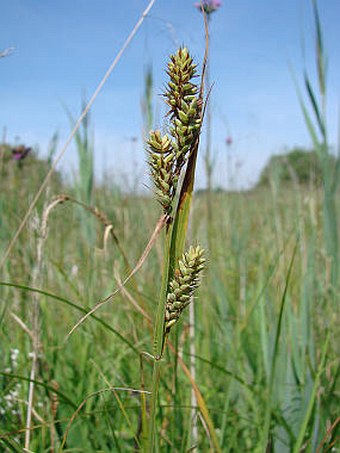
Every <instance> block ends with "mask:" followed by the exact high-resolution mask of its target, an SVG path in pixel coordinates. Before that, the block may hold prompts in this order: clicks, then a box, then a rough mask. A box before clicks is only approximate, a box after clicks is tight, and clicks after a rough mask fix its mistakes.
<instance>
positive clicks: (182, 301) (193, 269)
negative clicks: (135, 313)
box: [165, 246, 205, 333]
mask: <svg viewBox="0 0 340 453" xmlns="http://www.w3.org/2000/svg"><path fill="white" fill-rule="evenodd" d="M204 268H205V258H204V250H203V249H202V248H201V247H200V246H197V247H190V248H189V250H188V251H187V252H186V253H184V254H183V256H182V259H181V260H180V261H179V263H178V269H177V270H176V272H175V276H174V278H173V279H172V280H171V282H170V284H169V292H168V295H167V302H166V308H165V332H166V333H169V331H170V329H171V327H172V326H173V325H174V324H175V323H176V322H177V321H178V319H179V317H180V316H181V313H182V311H183V310H184V308H185V307H187V306H188V305H189V304H190V301H191V297H192V295H193V294H194V292H195V290H196V289H197V288H198V287H199V284H200V278H199V274H200V273H201V271H202V270H203V269H204Z"/></svg>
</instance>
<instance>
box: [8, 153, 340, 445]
mask: <svg viewBox="0 0 340 453" xmlns="http://www.w3.org/2000/svg"><path fill="white" fill-rule="evenodd" d="M24 164H25V162H24ZM21 171H22V172H26V171H27V172H29V171H30V169H29V166H28V165H27V166H26V165H23V168H22V170H21ZM34 174H35V173H34V172H32V173H30V175H31V176H32V178H34ZM12 177H13V176H11V178H12ZM27 180H30V178H27ZM58 184H59V185H61V183H60V182H59V183H58ZM32 185H33V186H34V185H35V183H34V181H33V182H32V181H30V185H28V184H27V186H25V187H24V188H23V187H19V186H16V185H15V184H14V183H13V186H12V190H11V191H10V192H8V193H7V194H6V195H5V194H4V191H1V195H0V204H1V206H3V211H2V212H3V213H4V215H3V216H2V218H1V222H2V229H1V249H2V251H3V250H4V249H5V246H6V244H7V243H8V241H9V239H10V237H11V234H12V233H13V230H14V228H15V226H16V225H17V222H18V213H20V212H22V211H23V210H24V209H25V207H26V206H27V203H28V202H29V200H30V198H31V191H30V187H31V186H32ZM113 190H114V189H113V188H110V187H108V186H105V187H97V188H96V190H95V193H94V197H95V199H96V205H97V206H98V207H100V208H103V207H105V209H104V210H105V213H106V215H107V216H108V218H109V219H110V220H111V221H112V222H113V226H114V229H115V233H116V235H117V237H118V238H119V242H120V247H121V248H122V249H123V250H124V252H125V253H126V255H127V257H128V260H129V262H130V264H131V265H132V266H133V265H134V264H135V263H136V262H137V261H138V259H139V257H140V255H141V254H142V252H143V249H144V247H145V245H146V243H147V241H148V239H149V236H150V234H151V232H152V231H153V228H154V225H155V223H156V221H157V218H158V216H159V209H158V207H157V206H156V203H155V202H154V201H153V200H152V199H151V198H148V197H140V196H137V195H136V196H129V197H128V198H126V197H124V196H119V195H117V193H115V203H114V204H113V203H112V202H111V200H112V191H113ZM18 191H21V196H20V197H18ZM54 191H55V193H58V192H65V191H70V190H69V189H67V188H66V187H59V188H58V187H55V188H54ZM337 208H339V206H337ZM39 209H40V210H41V208H38V210H39ZM205 210H206V203H205V195H204V194H201V195H198V196H196V197H194V202H193V213H192V219H191V223H190V229H191V234H192V236H193V237H196V238H198V239H197V240H198V241H199V242H200V243H202V244H203V245H204V243H205V241H207V231H206V228H207V225H206V221H205V218H206V217H205ZM213 212H214V216H213V220H212V224H213V237H211V238H210V239H211V241H212V242H213V243H214V247H213V250H214V251H215V252H214V255H212V254H210V255H209V257H208V261H209V264H208V270H207V272H206V275H205V277H204V279H203V282H202V285H201V290H200V294H199V297H198V298H197V300H196V301H195V302H194V304H195V328H196V331H195V345H196V357H195V366H196V382H195V383H194V382H193V381H192V379H191V380H190V374H189V372H188V371H187V370H186V368H185V367H188V366H189V362H190V350H189V343H190V342H189V337H188V318H186V317H185V316H184V318H183V319H182V320H181V321H180V323H178V325H177V326H176V329H177V332H171V334H170V342H172V343H173V344H174V346H175V349H172V348H168V349H167V350H166V352H165V356H164V359H163V361H162V374H161V382H160V394H159V399H158V402H157V405H159V406H158V407H159V411H158V412H157V419H156V424H157V427H158V429H157V432H158V434H157V436H156V443H157V445H158V448H159V450H160V451H187V449H188V448H189V447H190V446H192V445H191V443H190V442H191V441H190V436H191V419H190V414H191V407H190V405H191V399H190V396H191V389H192V388H194V389H195V391H196V393H197V392H199V393H197V395H199V398H198V403H199V407H198V412H199V413H200V414H201V416H200V417H199V419H198V440H197V442H198V445H199V448H200V450H201V451H207V450H208V449H209V448H210V446H211V442H212V439H211V437H210V435H209V429H208V427H207V426H206V422H205V420H206V419H207V420H210V421H211V424H212V426H213V429H214V433H215V435H216V438H217V440H218V443H219V445H220V448H221V450H222V451H249V452H253V451H263V450H264V448H265V446H267V445H269V447H268V448H271V450H268V451H279V452H280V451H287V452H288V451H294V450H295V451H299V448H301V446H304V449H305V450H303V451H316V448H317V446H318V445H319V444H320V443H321V441H322V439H323V438H324V436H325V435H326V432H327V429H328V428H329V427H330V426H331V425H332V424H333V423H334V422H335V420H336V417H337V407H338V405H339V389H338V384H337V377H338V374H339V363H338V357H337V350H336V345H337V341H338V340H339V338H338V334H337V328H336V325H337V322H338V321H339V319H338V315H339V313H338V311H335V310H334V305H333V294H332V286H331V284H332V283H331V272H330V263H329V258H328V256H327V252H326V250H325V248H324V247H325V246H324V241H323V240H322V238H323V220H322V219H323V215H322V192H321V191H319V189H313V190H308V191H307V190H305V189H303V188H300V191H299V192H298V193H297V192H296V190H295V189H294V190H293V189H289V187H283V188H280V187H279V188H278V190H277V191H271V190H270V189H260V190H257V191H253V192H245V193H239V194H227V193H216V194H214V196H213ZM79 227H80V225H79V216H78V214H77V212H76V208H75V207H73V206H72V205H71V204H68V203H65V204H63V205H60V206H58V207H57V208H56V209H55V210H54V211H53V212H52V214H51V216H50V223H49V234H48V237H47V239H46V242H45V244H44V258H43V271H42V275H41V276H40V277H39V281H40V282H41V287H40V288H38V289H39V290H40V292H38V293H37V296H38V301H39V305H40V310H41V342H42V355H41V358H40V366H39V372H38V376H37V378H36V381H37V385H36V390H35V392H36V394H35V400H34V408H35V410H36V415H37V416H34V415H33V430H32V434H31V450H32V451H48V449H49V448H51V442H53V443H54V448H55V451H58V448H59V447H60V445H61V442H62V439H63V437H64V436H65V433H66V431H67V440H66V444H65V446H64V451H72V450H73V449H76V450H75V451H84V452H87V451H98V452H99V451H132V450H133V449H134V446H135V445H136V437H137V439H141V437H140V432H139V428H138V427H139V426H140V417H141V415H142V413H143V411H142V410H141V409H142V407H145V405H144V402H143V401H144V398H145V400H146V403H147V404H149V403H148V402H150V401H149V398H150V397H149V396H148V394H146V395H145V396H144V397H142V396H141V395H140V394H134V393H133V392H131V391H128V392H123V391H119V390H117V391H116V393H113V392H112V391H103V392H102V393H96V392H99V391H100V390H101V389H107V388H108V387H123V388H134V389H145V390H147V391H148V390H151V377H152V366H151V365H152V361H151V360H148V359H145V360H144V361H143V367H141V365H140V363H141V362H140V355H139V354H140V353H142V352H148V353H150V354H152V348H153V338H152V337H153V330H152V325H151V324H150V321H149V320H148V318H147V317H146V316H143V314H142V313H141V312H140V310H138V309H137V308H136V307H137V304H138V305H139V306H140V307H142V308H143V309H144V310H145V312H146V313H147V315H148V316H149V317H150V318H151V319H153V318H154V314H155V311H156V306H157V299H158V294H159V290H160V284H161V281H160V280H161V278H160V269H161V266H162V259H163V258H162V254H163V252H162V248H161V242H160V240H159V241H158V242H157V243H156V244H155V246H154V248H153V250H152V251H151V253H150V255H149V257H148V259H147V260H146V262H145V263H144V265H143V267H142V268H141V270H140V271H139V272H138V274H137V275H136V277H135V278H134V281H131V282H130V283H129V284H128V285H127V287H126V290H127V292H128V294H125V295H122V294H119V295H117V296H116V297H115V298H114V299H113V300H112V301H111V302H110V303H108V304H107V305H106V306H104V307H103V308H102V309H101V310H100V311H98V312H97V313H96V314H95V316H93V317H90V318H89V319H88V320H87V321H86V322H85V323H84V324H83V325H82V326H81V327H80V328H79V329H78V330H77V331H76V332H75V333H74V334H73V336H72V337H71V338H70V339H69V340H68V341H67V342H66V343H65V337H66V335H67V334H68V332H69V331H70V329H71V328H72V327H73V325H74V324H75V323H76V322H77V321H78V320H79V318H80V317H81V316H82V314H83V313H84V312H85V311H88V310H89V309H90V308H91V307H92V306H94V304H95V303H96V302H97V301H99V300H101V299H102V298H103V297H105V296H106V295H107V294H109V293H110V292H111V291H112V289H113V288H115V287H116V286H117V282H116V281H115V277H114V275H115V274H114V269H116V272H118V274H119V275H120V277H121V279H123V278H124V277H125V276H126V274H127V270H126V264H125V261H124V259H123V258H122V254H121V253H120V251H119V250H118V248H117V246H116V244H115V243H114V241H112V242H110V240H109V241H108V242H107V244H106V250H105V251H104V250H102V249H101V248H102V244H103V232H104V231H103V227H102V225H100V224H99V223H98V224H97V226H96V227H95V228H96V231H95V232H96V237H97V242H96V247H95V248H93V247H89V246H88V244H87V243H86V241H85V238H84V236H83V235H81V234H79ZM35 240H36V239H35V237H34V234H33V233H32V230H31V231H30V229H29V228H27V229H26V231H25V232H24V234H23V235H22V236H21V238H20V240H19V241H18V242H17V244H16V246H15V249H14V251H13V253H12V255H11V257H10V259H9V260H8V261H7V266H6V268H5V270H4V272H3V274H2V282H7V283H8V282H10V283H11V285H5V284H3V283H2V284H1V286H0V295H1V311H0V315H1V316H0V320H1V334H0V335H1V342H0V345H1V346H0V348H1V354H0V356H1V364H0V366H1V368H0V371H1V373H2V374H1V377H0V392H1V393H0V395H1V403H0V407H1V408H2V409H3V410H4V411H5V413H4V414H2V415H1V417H2V423H1V434H0V436H1V437H0V445H1V448H2V449H3V450H4V451H7V450H8V451H21V448H22V445H23V438H24V433H23V431H22V430H23V428H24V425H25V410H26V409H25V404H24V401H25V399H26V398H27V388H28V382H27V379H28V378H29V370H30V366H31V361H30V359H29V358H28V353H29V352H30V351H31V341H30V338H29V336H28V335H27V333H26V332H25V331H24V330H23V329H22V328H21V327H20V325H19V324H18V322H16V321H15V319H14V318H13V316H12V314H13V313H14V314H15V315H17V316H18V317H19V318H20V319H21V320H22V321H23V322H25V323H27V324H28V325H29V320H30V310H31V307H32V304H33V300H34V297H33V294H34V293H33V289H30V286H31V280H30V275H31V269H32V265H33V263H34V260H35ZM293 257H294V258H293ZM88 276H91V277H92V278H91V279H88ZM88 282H90V285H91V286H89V283H88ZM15 285H16V286H15ZM14 348H17V349H18V350H19V351H20V352H19V356H18V363H17V366H16V368H14V367H13V363H12V362H11V359H10V351H11V349H14ZM176 349H177V350H178V351H180V356H179V357H178V356H176V355H175V354H174V352H173V351H174V350H176ZM6 369H7V372H5V371H6ZM18 383H19V384H20V385H21V387H20V388H19V390H18V391H19V394H18V396H17V399H16V400H15V402H14V409H13V407H12V408H9V407H8V406H7V405H6V401H7V400H8V397H7V400H6V399H5V397H6V395H8V394H9V392H10V391H11V390H13V389H14V388H15V386H16V385H17V384H18ZM194 384H195V385H194ZM55 385H57V391H55V392H54V391H53V389H54V388H56V387H54V386H55ZM91 395H92V396H91ZM200 398H202V399H200ZM85 400H86V402H85V403H84V406H83V407H82V408H81V410H80V411H79V412H78V413H77V414H76V416H75V417H74V419H72V423H71V424H70V425H69V423H70V420H71V418H72V417H73V415H74V413H75V410H76V408H77V407H78V406H79V405H80V404H81V403H82V402H84V401H85ZM52 401H57V403H58V404H57V409H56V411H54V410H52V409H53V408H52V406H53V404H52ZM12 410H15V411H16V413H15V414H12ZM202 411H203V412H204V411H206V413H203V415H202ZM144 435H147V433H146V434H145V433H144ZM336 435H337V434H336V428H335V429H334V432H332V433H331V434H330V435H329V436H328V437H327V439H326V443H325V444H324V448H325V449H326V448H327V445H331V444H332V442H334V440H335V438H336ZM6 449H7V450H6ZM73 451H74V450H73ZM324 451H327V450H324Z"/></svg>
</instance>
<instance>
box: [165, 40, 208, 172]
mask: <svg viewBox="0 0 340 453" xmlns="http://www.w3.org/2000/svg"><path fill="white" fill-rule="evenodd" d="M196 66H197V65H196V64H194V63H193V60H192V58H191V56H190V54H189V52H188V50H187V49H186V48H185V47H184V48H180V49H179V50H178V51H177V53H176V54H175V55H172V56H171V57H170V61H169V63H168V69H167V74H168V75H169V77H170V81H169V82H168V86H167V89H166V91H165V97H166V103H167V104H168V106H169V107H170V110H169V112H168V115H169V116H170V120H171V123H172V126H171V127H170V134H171V135H172V137H173V138H174V151H175V154H176V171H177V172H178V173H179V172H180V170H181V168H182V166H183V165H184V163H185V161H186V158H187V156H188V153H189V151H190V146H191V145H192V143H193V142H194V141H195V138H196V134H197V132H198V131H199V130H200V128H201V108H200V105H199V104H200V102H199V99H198V87H197V85H196V84H195V83H193V82H192V80H193V78H194V77H195V76H196Z"/></svg>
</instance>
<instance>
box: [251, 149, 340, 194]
mask: <svg viewBox="0 0 340 453" xmlns="http://www.w3.org/2000/svg"><path fill="white" fill-rule="evenodd" d="M331 160H332V164H333V163H334V167H335V164H336V158H335V157H331ZM333 161H334V162H333ZM332 167H333V165H332ZM272 178H275V179H278V180H279V181H280V182H281V183H287V184H289V183H290V182H292V181H294V180H295V181H297V182H299V183H300V184H310V183H311V184H320V183H321V181H322V168H321V164H320V159H318V156H317V154H316V152H315V151H311V150H306V149H303V148H294V149H293V150H291V151H290V152H288V153H286V154H279V155H276V156H272V157H271V158H270V160H269V162H268V163H267V165H266V166H265V167H264V169H263V170H262V172H261V175H260V179H259V182H258V184H257V186H265V185H268V184H269V182H270V180H271V179H272Z"/></svg>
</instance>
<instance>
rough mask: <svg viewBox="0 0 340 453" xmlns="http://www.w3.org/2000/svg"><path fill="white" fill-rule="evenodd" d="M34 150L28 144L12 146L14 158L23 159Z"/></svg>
mask: <svg viewBox="0 0 340 453" xmlns="http://www.w3.org/2000/svg"><path fill="white" fill-rule="evenodd" d="M31 150H32V148H29V147H28V146H24V145H20V146H16V147H15V148H12V158H13V159H14V160H23V159H25V157H26V156H27V154H28V153H29V152H30V151H31Z"/></svg>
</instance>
